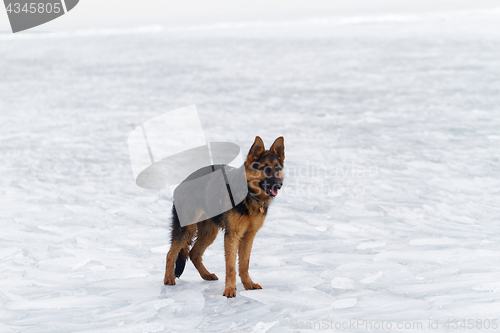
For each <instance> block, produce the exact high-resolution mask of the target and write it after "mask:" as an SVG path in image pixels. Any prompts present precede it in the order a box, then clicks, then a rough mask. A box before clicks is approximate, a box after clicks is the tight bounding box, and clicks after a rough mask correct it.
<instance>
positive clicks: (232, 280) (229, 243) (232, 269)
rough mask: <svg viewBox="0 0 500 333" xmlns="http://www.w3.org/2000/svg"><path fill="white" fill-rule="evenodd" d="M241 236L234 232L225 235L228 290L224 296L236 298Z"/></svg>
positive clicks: (225, 290)
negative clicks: (237, 257) (238, 253)
mask: <svg viewBox="0 0 500 333" xmlns="http://www.w3.org/2000/svg"><path fill="white" fill-rule="evenodd" d="M238 243H239V236H238V235H237V234H236V233H234V232H229V233H226V234H225V235H224V252H225V254H226V288H225V289H224V293H223V294H222V295H223V296H226V297H228V298H229V297H235V296H236V253H237V251H238Z"/></svg>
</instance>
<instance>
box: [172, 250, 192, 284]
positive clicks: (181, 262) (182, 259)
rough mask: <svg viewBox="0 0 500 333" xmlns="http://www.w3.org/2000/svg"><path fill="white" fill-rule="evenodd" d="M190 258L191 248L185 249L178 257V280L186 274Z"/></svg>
mask: <svg viewBox="0 0 500 333" xmlns="http://www.w3.org/2000/svg"><path fill="white" fill-rule="evenodd" d="M188 257H189V246H188V247H183V248H182V249H181V251H180V252H179V255H178V256H177V260H176V261H175V270H174V272H175V277H176V278H178V277H179V276H181V275H182V272H184V267H186V260H187V258H188Z"/></svg>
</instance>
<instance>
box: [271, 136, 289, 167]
mask: <svg viewBox="0 0 500 333" xmlns="http://www.w3.org/2000/svg"><path fill="white" fill-rule="evenodd" d="M269 150H270V151H271V153H273V154H275V155H278V157H279V158H280V160H281V163H283V162H284V161H285V139H284V138H283V137H282V136H280V137H279V138H277V139H276V141H274V143H273V145H272V146H271V149H269Z"/></svg>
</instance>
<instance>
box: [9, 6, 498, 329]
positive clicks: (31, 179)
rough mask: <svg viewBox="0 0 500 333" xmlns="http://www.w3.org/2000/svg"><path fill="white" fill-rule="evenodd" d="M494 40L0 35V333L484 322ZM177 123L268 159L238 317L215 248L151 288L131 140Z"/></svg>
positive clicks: (494, 219) (306, 31) (220, 31)
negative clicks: (196, 123) (278, 188)
mask: <svg viewBox="0 0 500 333" xmlns="http://www.w3.org/2000/svg"><path fill="white" fill-rule="evenodd" d="M469 14H470V15H469ZM499 18H500V10H496V11H483V12H481V11H478V12H474V13H468V14H467V15H466V14H464V13H430V14H426V15H423V14H422V15H410V16H408V15H406V16H405V15H402V16H381V17H358V18H343V19H331V20H330V19H325V20H322V19H318V20H308V21H301V22H299V23H298V24H294V23H293V22H277V23H275V24H270V23H269V24H264V23H258V22H257V23H252V24H250V23H249V24H246V25H245V24H234V25H231V24H221V25H215V26H207V27H191V28H189V27H187V28H186V27H185V28H179V29H173V28H164V27H139V28H127V29H125V28H124V29H121V30H120V29H113V30H109V29H108V30H82V31H74V32H61V33H55V34H48V33H47V34H44V33H39V34H20V35H8V34H3V35H0V59H1V62H0V174H1V177H0V223H1V233H0V332H26V333H28V332H106V333H109V332H120V333H123V332H134V333H135V332H164V331H165V332H197V331H207V332H230V331H239V332H266V331H269V332H283V331H303V330H304V329H306V328H307V327H306V325H307V323H308V322H309V323H311V322H321V321H323V320H327V321H330V320H332V321H335V322H348V321H349V320H368V321H373V322H376V321H384V322H394V323H396V322H422V323H423V328H422V329H419V330H418V331H419V332H440V331H442V332H445V331H448V330H447V329H446V328H445V327H444V326H443V325H444V323H445V322H446V320H448V319H460V320H461V319H474V320H478V319H481V320H485V319H490V320H492V319H499V320H500V317H499V314H500V305H499V303H498V302H497V300H498V298H499V293H500V236H499V235H500V223H499V216H500V208H499V205H498V203H499V202H500V177H499V176H500V149H499V147H500V103H499V93H500V91H499V90H500V76H499V71H500V57H499V54H500V29H499V24H498V23H497V22H500V19H499ZM190 104H196V105H197V108H198V111H199V114H200V118H201V121H202V125H203V128H204V130H205V133H206V137H207V139H208V140H209V141H228V142H235V143H237V144H239V145H240V146H241V147H242V148H243V150H244V151H245V152H246V151H247V150H248V149H249V147H250V145H251V143H252V142H253V139H254V137H255V136H256V135H260V136H261V137H262V138H263V139H264V141H265V143H266V144H267V145H269V144H271V143H272V141H273V140H274V139H275V138H276V137H278V136H281V135H283V136H284V137H285V146H286V163H285V166H286V177H287V178H286V180H285V186H284V188H283V191H282V192H281V193H280V194H279V195H278V197H277V198H276V199H275V203H274V204H273V206H272V207H271V209H270V212H269V215H268V218H267V220H266V223H265V224H264V227H263V228H262V229H261V231H260V232H259V233H258V235H257V237H256V239H255V243H254V247H253V251H252V257H251V262H250V274H251V276H252V278H253V280H254V281H255V282H257V283H259V284H261V285H262V287H263V289H262V290H252V291H245V290H244V288H243V286H242V285H241V283H239V282H238V284H237V287H238V291H237V297H236V298H234V299H226V298H225V297H223V296H222V292H223V289H224V256H223V237H222V235H219V237H218V239H217V240H216V241H215V243H214V244H213V245H212V246H211V247H210V248H209V249H208V250H207V252H206V254H205V257H204V258H205V265H206V266H207V268H208V269H209V270H210V271H212V272H214V273H215V274H217V275H218V276H219V278H220V280H219V281H213V282H207V281H203V280H202V279H201V278H200V277H199V275H198V273H197V271H196V270H195V268H194V267H193V266H192V264H191V263H190V262H188V264H187V267H186V270H185V272H184V274H183V275H182V277H181V278H180V279H179V280H177V285H176V286H164V285H163V283H162V279H163V274H164V264H165V263H164V260H165V254H166V252H167V251H168V248H169V237H170V230H169V217H170V207H171V204H172V203H171V201H169V199H168V197H167V196H166V195H165V193H164V192H158V191H155V190H144V189H141V188H139V187H137V186H136V185H135V184H134V181H133V176H132V170H131V165H130V161H129V156H128V149H127V137H128V134H129V133H130V131H132V130H133V129H134V128H135V127H136V126H138V125H140V124H141V123H143V122H144V121H147V120H149V119H151V118H153V117H155V116H157V115H160V114H163V113H164V112H167V111H169V110H174V109H176V108H179V107H183V106H186V105H190ZM429 320H431V321H435V320H438V321H439V328H437V329H430V328H428V322H429ZM299 324H300V325H299ZM299 326H300V327H299ZM350 331H357V332H365V331H367V329H366V328H363V327H358V328H357V329H354V330H353V329H351V330H350ZM372 331H376V332H385V331H391V332H397V331H398V330H395V329H392V330H390V329H378V330H377V329H372ZM404 331H406V332H407V331H411V330H404Z"/></svg>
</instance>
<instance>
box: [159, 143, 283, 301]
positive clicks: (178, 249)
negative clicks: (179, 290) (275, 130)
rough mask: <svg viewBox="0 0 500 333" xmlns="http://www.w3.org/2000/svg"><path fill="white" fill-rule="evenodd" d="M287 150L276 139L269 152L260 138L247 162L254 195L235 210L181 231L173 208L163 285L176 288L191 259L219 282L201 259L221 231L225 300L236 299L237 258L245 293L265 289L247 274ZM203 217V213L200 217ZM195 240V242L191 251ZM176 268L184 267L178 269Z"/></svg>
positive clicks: (280, 179)
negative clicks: (186, 264)
mask: <svg viewBox="0 0 500 333" xmlns="http://www.w3.org/2000/svg"><path fill="white" fill-rule="evenodd" d="M284 149H285V146H284V140H283V137H279V138H278V139H276V141H275V142H274V143H273V145H272V146H271V148H270V149H269V150H265V148H264V143H263V142H262V139H261V138H260V137H258V136H257V137H256V138H255V142H254V144H253V145H252V148H250V151H249V153H248V156H247V159H246V162H245V172H246V177H247V184H248V189H249V192H252V195H250V193H249V194H248V195H247V197H246V198H245V199H244V200H243V202H242V203H240V204H239V205H237V206H236V207H235V208H233V209H231V210H229V211H227V212H225V213H223V214H221V215H218V216H216V217H213V218H211V219H208V220H205V221H202V222H199V223H196V224H191V225H188V226H186V227H180V224H179V221H178V217H177V213H176V211H175V207H174V208H172V213H173V217H172V243H171V247H170V251H169V252H168V254H167V263H166V268H165V278H164V281H163V282H164V284H166V285H174V284H175V276H176V275H177V276H179V275H180V274H182V270H183V269H184V262H185V260H186V259H187V257H188V256H189V258H190V259H191V261H192V262H193V264H194V266H195V267H196V269H197V270H198V272H199V273H200V276H201V277H202V278H203V279H204V280H209V281H210V280H218V277H217V275H215V274H213V273H210V272H209V271H208V270H207V269H206V268H205V266H204V265H203V262H202V257H203V253H204V252H205V250H206V248H207V247H208V246H209V245H210V244H212V242H213V241H214V240H215V238H216V236H217V233H218V230H219V228H221V229H223V230H225V234H224V252H225V258H226V286H225V289H224V293H223V295H224V296H226V297H234V296H236V256H237V254H238V255H239V258H238V266H239V275H240V278H241V282H242V283H243V286H244V287H245V289H247V290H249V289H262V287H261V286H260V285H259V284H257V283H254V282H253V281H252V279H251V278H250V275H249V273H248V268H249V263H250V253H251V251H252V244H253V240H254V238H255V235H256V233H257V231H259V229H260V228H261V227H262V225H263V224H264V220H265V218H266V215H267V210H268V207H269V205H270V204H271V202H272V199H273V197H272V196H271V194H270V193H269V192H267V189H268V188H274V187H276V188H281V185H282V182H283V179H284V174H283V170H282V168H283V163H284V160H285V152H284ZM254 198H255V199H254ZM202 213H203V212H200V214H202ZM200 216H201V215H200ZM195 236H196V241H195V243H194V245H193V247H192V248H191V250H189V246H190V245H191V243H192V240H193V239H194V237H195ZM176 260H177V261H176ZM177 265H180V266H181V267H177ZM178 270H179V273H178Z"/></svg>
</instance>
